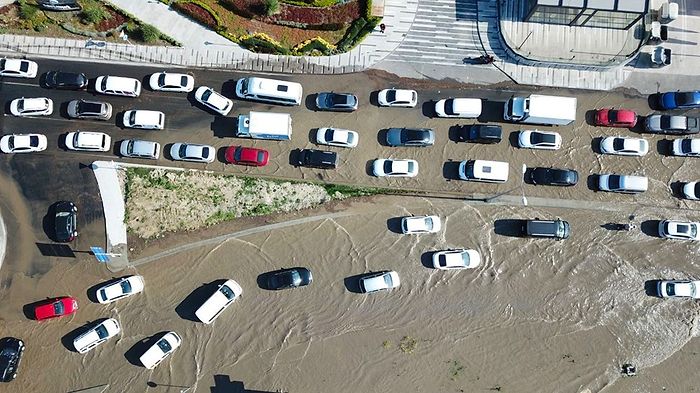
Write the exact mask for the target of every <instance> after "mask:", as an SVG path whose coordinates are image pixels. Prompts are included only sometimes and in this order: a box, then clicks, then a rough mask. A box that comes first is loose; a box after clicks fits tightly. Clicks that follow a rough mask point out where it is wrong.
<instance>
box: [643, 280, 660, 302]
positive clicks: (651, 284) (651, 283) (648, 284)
mask: <svg viewBox="0 0 700 393" xmlns="http://www.w3.org/2000/svg"><path fill="white" fill-rule="evenodd" d="M660 282H661V280H647V281H644V293H645V294H646V295H647V296H651V297H657V298H661V295H659V283H660Z"/></svg>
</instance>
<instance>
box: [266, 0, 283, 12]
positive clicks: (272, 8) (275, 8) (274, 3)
mask: <svg viewBox="0 0 700 393" xmlns="http://www.w3.org/2000/svg"><path fill="white" fill-rule="evenodd" d="M279 13H280V2H279V0H265V15H267V16H272V15H277V14H279Z"/></svg>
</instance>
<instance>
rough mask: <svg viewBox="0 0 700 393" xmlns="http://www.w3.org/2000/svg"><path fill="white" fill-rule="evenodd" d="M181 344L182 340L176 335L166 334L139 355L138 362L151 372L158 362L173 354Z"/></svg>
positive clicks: (173, 333) (172, 333)
mask: <svg viewBox="0 0 700 393" xmlns="http://www.w3.org/2000/svg"><path fill="white" fill-rule="evenodd" d="M181 343H182V339H181V338H180V336H178V334H177V333H175V332H167V333H165V334H164V335H163V337H161V338H160V339H159V340H158V341H156V342H155V343H154V344H153V345H152V346H151V347H150V348H148V349H147V350H146V352H144V353H143V355H141V357H140V358H139V361H140V362H141V364H143V366H144V367H146V368H147V369H149V370H153V369H154V368H156V366H158V365H159V364H160V362H162V361H163V360H164V359H165V358H167V357H168V356H170V354H171V353H173V352H175V350H176V349H178V348H179V347H180V344H181Z"/></svg>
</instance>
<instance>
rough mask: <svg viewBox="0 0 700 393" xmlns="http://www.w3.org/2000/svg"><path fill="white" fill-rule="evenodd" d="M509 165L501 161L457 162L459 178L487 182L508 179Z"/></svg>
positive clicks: (499, 181)
mask: <svg viewBox="0 0 700 393" xmlns="http://www.w3.org/2000/svg"><path fill="white" fill-rule="evenodd" d="M508 169H509V165H508V163H507V162H503V161H486V160H469V161H462V162H460V163H459V178H460V179H462V180H471V181H482V182H488V183H505V182H506V181H508Z"/></svg>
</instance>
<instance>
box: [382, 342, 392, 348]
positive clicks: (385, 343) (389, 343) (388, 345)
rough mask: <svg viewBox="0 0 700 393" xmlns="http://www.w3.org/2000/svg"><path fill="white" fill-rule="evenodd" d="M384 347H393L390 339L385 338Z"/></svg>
mask: <svg viewBox="0 0 700 393" xmlns="http://www.w3.org/2000/svg"><path fill="white" fill-rule="evenodd" d="M382 348H384V349H389V348H391V341H389V340H384V342H382Z"/></svg>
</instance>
